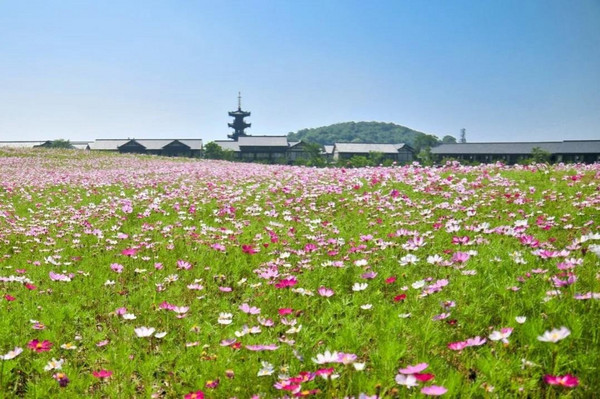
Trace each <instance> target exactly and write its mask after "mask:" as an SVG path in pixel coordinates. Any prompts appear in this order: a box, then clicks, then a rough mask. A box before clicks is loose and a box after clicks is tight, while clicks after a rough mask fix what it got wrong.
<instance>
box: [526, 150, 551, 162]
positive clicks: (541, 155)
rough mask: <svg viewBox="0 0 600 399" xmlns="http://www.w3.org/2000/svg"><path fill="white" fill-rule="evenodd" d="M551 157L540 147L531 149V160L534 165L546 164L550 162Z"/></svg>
mask: <svg viewBox="0 0 600 399" xmlns="http://www.w3.org/2000/svg"><path fill="white" fill-rule="evenodd" d="M551 155H552V154H550V153H549V152H548V151H546V150H543V149H541V148H540V147H533V148H532V149H531V160H532V161H533V162H535V163H548V162H550V156H551Z"/></svg>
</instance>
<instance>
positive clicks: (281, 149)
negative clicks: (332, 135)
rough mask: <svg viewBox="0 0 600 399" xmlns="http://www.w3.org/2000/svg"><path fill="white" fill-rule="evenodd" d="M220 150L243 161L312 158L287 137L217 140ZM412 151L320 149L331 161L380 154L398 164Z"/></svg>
mask: <svg viewBox="0 0 600 399" xmlns="http://www.w3.org/2000/svg"><path fill="white" fill-rule="evenodd" d="M214 143H215V144H218V145H219V146H220V147H221V148H222V149H223V150H226V151H233V153H234V158H235V159H239V160H243V161H264V162H277V163H290V164H291V163H295V162H297V161H298V160H301V159H304V160H307V159H310V157H311V156H314V154H313V153H312V151H314V150H313V149H312V148H310V145H309V144H307V143H305V142H303V141H288V138H287V136H242V137H239V138H238V141H233V140H216V141H214ZM413 152H414V151H413V149H412V148H411V147H409V146H408V145H406V144H404V143H399V144H372V143H335V144H334V145H326V146H323V147H322V148H321V156H323V157H324V158H326V159H327V160H330V161H340V160H349V159H351V158H352V157H354V156H365V157H372V156H373V155H375V154H380V155H381V156H382V157H383V159H390V160H392V161H395V162H398V163H409V162H412V161H413V158H414V156H413Z"/></svg>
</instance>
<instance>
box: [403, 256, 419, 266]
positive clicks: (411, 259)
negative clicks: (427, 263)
mask: <svg viewBox="0 0 600 399" xmlns="http://www.w3.org/2000/svg"><path fill="white" fill-rule="evenodd" d="M418 261H419V258H417V257H416V256H415V255H413V254H408V255H406V256H403V257H402V258H400V261H399V262H400V265H402V266H406V265H414V264H415V263H417V262H418Z"/></svg>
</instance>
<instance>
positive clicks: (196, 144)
mask: <svg viewBox="0 0 600 399" xmlns="http://www.w3.org/2000/svg"><path fill="white" fill-rule="evenodd" d="M177 141H179V142H180V143H182V144H185V145H187V146H188V147H190V150H201V149H202V139H177Z"/></svg>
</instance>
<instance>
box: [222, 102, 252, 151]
mask: <svg viewBox="0 0 600 399" xmlns="http://www.w3.org/2000/svg"><path fill="white" fill-rule="evenodd" d="M229 116H233V123H228V125H229V127H231V128H233V130H234V132H233V134H228V135H227V137H229V138H230V139H233V140H234V141H237V140H238V138H239V137H245V136H247V134H246V133H244V129H246V128H247V127H250V126H252V124H251V123H246V122H245V121H244V118H245V117H247V116H250V112H246V111H242V94H241V93H238V109H237V111H231V112H229Z"/></svg>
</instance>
